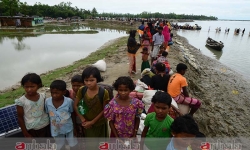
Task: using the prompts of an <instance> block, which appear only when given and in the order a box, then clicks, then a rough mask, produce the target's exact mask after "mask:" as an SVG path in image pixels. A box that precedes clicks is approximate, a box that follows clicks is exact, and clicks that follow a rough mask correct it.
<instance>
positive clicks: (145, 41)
mask: <svg viewBox="0 0 250 150" xmlns="http://www.w3.org/2000/svg"><path fill="white" fill-rule="evenodd" d="M151 43H152V35H151V33H150V28H149V27H145V29H144V33H143V35H142V45H143V46H144V47H147V48H148V52H149V53H150V45H151Z"/></svg>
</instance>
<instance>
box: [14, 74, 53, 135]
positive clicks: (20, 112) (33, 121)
mask: <svg viewBox="0 0 250 150" xmlns="http://www.w3.org/2000/svg"><path fill="white" fill-rule="evenodd" d="M21 85H22V86H23V88H24V90H25V95H23V96H22V97H21V98H19V99H16V100H15V103H16V108H17V117H18V123H19V126H20V127H21V129H22V132H23V135H24V137H51V134H50V126H49V116H48V114H46V113H45V110H44V101H45V94H40V93H37V90H38V89H39V88H40V87H42V80H41V78H40V76H39V75H37V74H35V73H28V74H26V75H25V76H24V77H23V78H22V80H21Z"/></svg>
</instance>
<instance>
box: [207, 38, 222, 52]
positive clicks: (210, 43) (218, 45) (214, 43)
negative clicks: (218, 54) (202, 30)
mask: <svg viewBox="0 0 250 150" xmlns="http://www.w3.org/2000/svg"><path fill="white" fill-rule="evenodd" d="M206 46H208V47H211V48H212V49H215V50H218V51H221V50H222V48H223V47H224V44H223V42H221V41H220V42H217V41H215V40H213V39H212V38H210V37H208V38H207V41H206Z"/></svg>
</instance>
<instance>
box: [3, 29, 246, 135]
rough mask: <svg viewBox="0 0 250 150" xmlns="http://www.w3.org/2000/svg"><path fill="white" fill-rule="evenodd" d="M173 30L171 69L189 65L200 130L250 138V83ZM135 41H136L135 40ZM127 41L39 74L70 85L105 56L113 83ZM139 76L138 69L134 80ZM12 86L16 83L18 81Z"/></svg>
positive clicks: (123, 65) (107, 78)
mask: <svg viewBox="0 0 250 150" xmlns="http://www.w3.org/2000/svg"><path fill="white" fill-rule="evenodd" d="M173 33H174V35H175V36H174V38H173V41H174V42H175V44H174V45H172V46H171V48H170V52H169V55H168V60H169V62H170V66H171V68H172V70H173V71H175V67H176V65H177V64H178V63H180V62H183V63H185V64H187V66H188V71H187V73H186V74H185V77H186V78H187V80H188V84H189V86H188V90H189V92H190V93H191V95H192V96H193V97H196V98H198V99H200V100H201V101H202V106H201V108H200V109H199V110H198V111H197V113H196V114H195V115H194V118H195V120H196V121H197V123H198V124H199V127H200V130H201V131H202V132H203V133H204V134H205V135H206V136H207V137H226V136H229V137H233V136H234V137H235V136H236V137H239V136H244V137H249V136H250V128H247V126H249V125H250V122H249V119H250V116H249V115H250V114H249V113H250V101H249V97H250V93H248V91H250V84H249V83H248V82H246V80H244V79H243V78H242V76H241V75H240V74H238V73H237V72H235V71H233V70H231V69H230V68H228V67H226V66H225V65H223V64H221V63H220V62H219V61H218V60H215V59H212V58H210V57H208V56H206V55H203V54H202V53H201V52H200V51H199V50H198V49H197V48H195V47H194V46H192V45H190V44H189V43H188V41H187V39H186V38H184V37H181V36H179V35H177V33H176V32H175V31H173ZM136 40H137V41H138V39H136ZM126 41H127V37H120V38H117V39H114V40H111V41H109V42H107V43H105V44H104V45H103V46H101V47H100V48H98V49H97V51H96V52H93V53H91V54H90V55H88V56H87V57H86V58H84V59H82V60H78V61H76V62H74V63H73V65H68V66H65V67H61V68H67V67H70V66H74V65H76V64H77V66H75V67H74V68H71V70H69V71H67V72H66V73H65V74H60V73H58V74H57V75H54V76H50V75H51V74H53V73H54V72H56V70H58V69H59V70H60V69H61V68H57V69H55V70H51V71H48V72H47V73H44V74H41V76H42V78H50V79H51V80H54V79H62V80H64V81H66V83H67V85H68V88H70V79H71V77H72V76H73V75H75V74H81V73H82V70H83V69H84V68H85V67H86V65H88V64H90V63H95V61H96V60H99V59H100V58H102V57H103V56H105V61H106V63H107V71H106V72H102V76H103V77H104V83H106V84H112V83H113V81H114V80H115V79H117V77H119V76H121V75H128V73H127V68H128V64H127V63H128V60H127V53H126ZM176 41H178V42H180V43H182V45H179V44H177V43H176ZM180 46H183V47H180ZM110 48H113V50H112V51H107V50H106V49H110ZM187 49H188V51H189V52H190V54H191V55H193V56H194V59H195V60H196V62H197V64H198V65H199V68H198V69H195V68H194V67H192V65H190V64H189V63H187V61H186V60H185V58H184V57H183V51H187ZM101 53H102V54H101ZM136 57H137V64H136V65H137V68H140V65H141V55H140V54H137V56H136ZM86 59H87V60H88V61H87V60H86ZM197 70H198V71H197ZM139 77H140V73H139V70H138V73H137V74H136V75H135V77H134V78H133V80H135V79H138V78H139ZM43 83H44V85H45V87H43V88H41V92H46V95H49V92H48V90H47V87H48V85H49V81H46V82H44V80H43ZM14 86H17V84H16V85H14ZM18 89H21V90H22V88H20V87H19V88H17V87H16V89H13V88H10V89H9V90H6V91H5V92H10V93H12V92H13V91H16V90H18ZM20 93H22V92H19V94H20ZM0 94H1V95H0V99H1V96H2V94H3V93H2V92H0ZM15 96H17V95H15ZM12 102H14V99H12Z"/></svg>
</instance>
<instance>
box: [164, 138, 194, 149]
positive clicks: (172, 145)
mask: <svg viewBox="0 0 250 150" xmlns="http://www.w3.org/2000/svg"><path fill="white" fill-rule="evenodd" d="M166 150H176V149H175V148H174V142H173V138H171V141H170V142H169V144H168V146H167V148H166ZM186 150H192V149H191V148H190V147H189V146H188V147H187V148H186Z"/></svg>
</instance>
